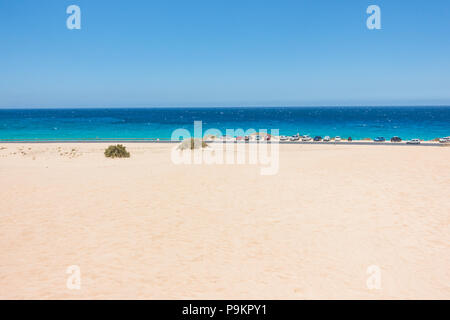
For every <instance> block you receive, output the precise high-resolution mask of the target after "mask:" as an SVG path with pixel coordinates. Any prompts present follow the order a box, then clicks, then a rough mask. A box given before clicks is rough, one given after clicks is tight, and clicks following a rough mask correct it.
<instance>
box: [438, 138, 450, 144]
mask: <svg viewBox="0 0 450 320" xmlns="http://www.w3.org/2000/svg"><path fill="white" fill-rule="evenodd" d="M439 142H440V143H447V142H450V137H445V138H440V139H439Z"/></svg>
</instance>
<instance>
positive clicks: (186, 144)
mask: <svg viewBox="0 0 450 320" xmlns="http://www.w3.org/2000/svg"><path fill="white" fill-rule="evenodd" d="M207 146H208V145H207V144H206V142H205V141H203V140H202V139H194V138H190V139H186V140H183V142H181V144H180V145H179V146H178V149H180V150H185V149H191V150H194V149H200V148H206V147H207Z"/></svg>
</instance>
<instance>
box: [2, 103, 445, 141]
mask: <svg viewBox="0 0 450 320" xmlns="http://www.w3.org/2000/svg"><path fill="white" fill-rule="evenodd" d="M198 120H201V121H202V122H203V130H206V129H209V128H216V129H219V130H221V131H222V132H223V133H224V134H225V129H238V128H241V129H244V130H247V129H255V130H256V131H259V130H260V129H267V130H268V131H269V132H270V129H279V130H280V134H281V135H292V134H296V133H300V134H309V135H311V136H316V135H320V136H325V135H329V136H337V135H339V136H341V137H349V136H351V137H352V138H353V139H362V138H374V137H377V136H384V137H386V138H390V137H392V136H400V137H401V138H403V139H412V138H420V139H425V140H429V139H433V138H436V137H443V136H450V107H262V108H256V107H253V108H149V109H0V140H94V139H133V138H134V139H144V138H145V139H150V138H160V139H170V137H171V135H172V132H173V131H174V130H175V129H177V128H185V129H188V130H190V131H192V129H193V122H194V121H198Z"/></svg>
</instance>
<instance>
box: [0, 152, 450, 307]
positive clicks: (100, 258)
mask: <svg viewBox="0 0 450 320" xmlns="http://www.w3.org/2000/svg"><path fill="white" fill-rule="evenodd" d="M107 145H108V144H104V143H87V144H81V143H79V144H67V143H60V144H58V143H49V144H43V143H42V144H0V177H1V188H0V217H1V222H0V251H1V255H0V298H1V299H117V298H121V299H122V298H123V299H317V298H319V299H321V298H324V299H348V298H354V299H450V224H449V223H450V197H449V194H450V161H449V159H450V147H424V146H417V147H406V146H405V147H393V146H362V145H360V146H351V145H348V146H347V145H280V162H279V171H278V173H277V174H275V175H272V176H263V175H261V174H260V170H259V167H258V166H255V165H250V164H245V165H206V164H202V165H175V164H173V163H172V161H171V158H170V151H171V149H172V148H173V145H170V144H145V143H136V144H135V143H129V144H127V143H125V145H126V147H127V149H128V150H129V151H130V152H131V158H129V159H107V158H105V156H104V155H103V151H104V149H105V147H106V146H107ZM71 265H76V266H79V267H80V270H81V288H80V290H69V289H68V288H67V286H66V282H67V278H68V277H69V275H68V274H67V273H66V269H67V267H69V266H71ZM369 266H378V267H379V268H380V270H381V278H380V284H381V287H380V288H378V289H369V288H368V286H367V279H368V278H369V277H370V274H368V273H367V268H368V267H369Z"/></svg>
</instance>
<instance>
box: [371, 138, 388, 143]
mask: <svg viewBox="0 0 450 320" xmlns="http://www.w3.org/2000/svg"><path fill="white" fill-rule="evenodd" d="M373 141H375V142H385V141H386V139H385V138H384V137H376V138H375V139H373Z"/></svg>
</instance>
